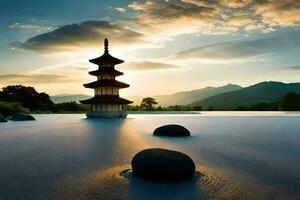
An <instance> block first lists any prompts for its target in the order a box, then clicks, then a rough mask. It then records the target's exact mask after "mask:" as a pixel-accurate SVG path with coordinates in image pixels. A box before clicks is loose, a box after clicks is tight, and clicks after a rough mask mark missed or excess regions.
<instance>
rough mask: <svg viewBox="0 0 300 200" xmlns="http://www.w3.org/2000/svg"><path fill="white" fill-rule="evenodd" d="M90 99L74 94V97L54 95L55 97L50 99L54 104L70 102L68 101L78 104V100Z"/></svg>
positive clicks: (87, 96)
mask: <svg viewBox="0 0 300 200" xmlns="http://www.w3.org/2000/svg"><path fill="white" fill-rule="evenodd" d="M88 98H91V96H89V95H83V94H77V95H76V94H74V95H67V94H62V95H56V96H51V97H50V99H51V100H52V101H53V102H54V103H62V102H70V101H76V102H79V100H83V99H88Z"/></svg>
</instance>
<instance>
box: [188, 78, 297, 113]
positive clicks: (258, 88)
mask: <svg viewBox="0 0 300 200" xmlns="http://www.w3.org/2000/svg"><path fill="white" fill-rule="evenodd" d="M288 92H300V83H283V82H278V81H264V82H260V83H257V84H254V85H251V86H248V87H245V88H242V89H240V90H236V91H231V92H227V93H222V94H218V95H214V96H211V97H208V98H205V99H202V100H198V101H195V102H193V103H191V104H189V105H191V106H202V107H204V108H208V107H213V108H214V109H226V110H232V109H234V108H235V107H237V106H249V105H253V104H257V103H261V102H265V103H271V102H275V101H279V100H280V99H281V98H282V97H283V96H284V95H285V94H286V93H288Z"/></svg>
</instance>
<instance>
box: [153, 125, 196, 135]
mask: <svg viewBox="0 0 300 200" xmlns="http://www.w3.org/2000/svg"><path fill="white" fill-rule="evenodd" d="M153 135H156V136H176V137H178V136H190V135H191V133H190V131H189V130H187V129H186V128H185V127H183V126H180V125H177V124H169V125H165V126H160V127H158V128H156V129H155V130H154V132H153Z"/></svg>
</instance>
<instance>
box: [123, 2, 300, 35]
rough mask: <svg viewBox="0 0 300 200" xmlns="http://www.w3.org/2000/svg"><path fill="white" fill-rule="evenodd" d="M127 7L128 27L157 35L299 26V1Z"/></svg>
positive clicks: (154, 4)
mask: <svg viewBox="0 0 300 200" xmlns="http://www.w3.org/2000/svg"><path fill="white" fill-rule="evenodd" d="M128 7H129V8H130V9H132V10H133V11H135V12H136V15H135V16H133V17H132V18H131V19H129V20H128V22H129V23H130V24H132V25H135V26H137V27H138V28H139V29H140V30H142V31H143V32H144V33H149V34H153V33H156V34H159V35H161V36H173V35H179V34H185V33H203V34H225V33H232V32H237V31H239V30H244V31H253V30H260V31H262V32H270V31H274V30H275V29H276V28H278V27H295V26H299V24H300V2H299V0H280V1H278V0H220V1H212V0H201V1H199V0H172V1H166V0H146V1H143V2H133V3H131V4H129V5H128Z"/></svg>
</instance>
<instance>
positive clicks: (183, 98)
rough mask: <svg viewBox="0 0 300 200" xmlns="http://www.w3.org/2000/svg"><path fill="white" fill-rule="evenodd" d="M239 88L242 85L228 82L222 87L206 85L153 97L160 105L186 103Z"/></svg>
mask: <svg viewBox="0 0 300 200" xmlns="http://www.w3.org/2000/svg"><path fill="white" fill-rule="evenodd" d="M241 88H242V87H240V86H238V85H233V84H228V85H225V86H222V87H206V88H202V89H197V90H191V91H184V92H177V93H174V94H171V95H157V96H154V97H153V98H155V99H156V101H157V102H158V104H159V105H162V106H169V105H186V104H190V103H192V102H194V101H198V100H202V99H205V98H208V97H211V96H214V95H217V94H221V93H225V92H230V91H236V90H240V89H241Z"/></svg>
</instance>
